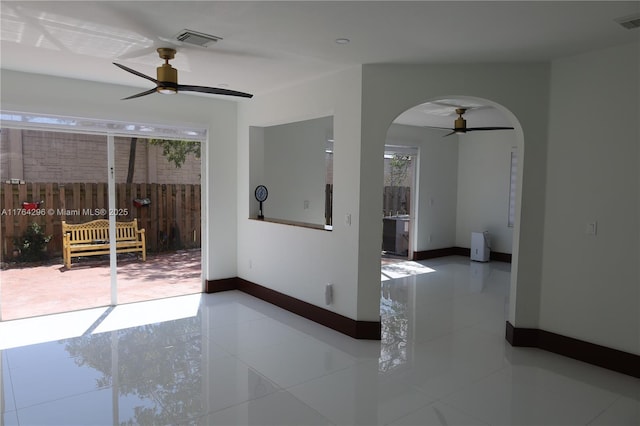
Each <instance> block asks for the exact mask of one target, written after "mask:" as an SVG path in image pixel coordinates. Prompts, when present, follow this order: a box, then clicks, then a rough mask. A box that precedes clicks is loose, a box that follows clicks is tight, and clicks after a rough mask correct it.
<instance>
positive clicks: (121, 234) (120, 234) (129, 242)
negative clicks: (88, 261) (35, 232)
mask: <svg viewBox="0 0 640 426" xmlns="http://www.w3.org/2000/svg"><path fill="white" fill-rule="evenodd" d="M116 252H117V253H136V252H140V253H142V260H143V261H145V260H147V247H146V243H145V238H144V229H138V220H137V219H133V221H132V222H116ZM62 253H63V257H64V265H65V266H66V267H67V268H71V258H72V257H79V256H98V255H104V254H109V253H110V251H109V221H108V220H107V219H97V220H92V221H91V222H86V223H77V224H72V223H66V222H65V221H63V222H62Z"/></svg>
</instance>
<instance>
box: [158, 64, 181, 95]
mask: <svg viewBox="0 0 640 426" xmlns="http://www.w3.org/2000/svg"><path fill="white" fill-rule="evenodd" d="M157 73H158V88H157V89H156V90H157V91H158V92H160V93H169V92H173V93H175V92H177V90H178V70H177V69H175V68H173V67H172V66H171V65H169V64H162V65H161V66H159V67H158V68H157Z"/></svg>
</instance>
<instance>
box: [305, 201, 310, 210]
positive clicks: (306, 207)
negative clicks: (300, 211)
mask: <svg viewBox="0 0 640 426" xmlns="http://www.w3.org/2000/svg"><path fill="white" fill-rule="evenodd" d="M304 209H305V210H309V200H304Z"/></svg>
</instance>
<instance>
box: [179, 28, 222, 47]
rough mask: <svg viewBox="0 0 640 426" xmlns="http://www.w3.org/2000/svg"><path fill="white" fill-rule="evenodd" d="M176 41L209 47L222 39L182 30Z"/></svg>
mask: <svg viewBox="0 0 640 426" xmlns="http://www.w3.org/2000/svg"><path fill="white" fill-rule="evenodd" d="M176 39H178V40H179V41H181V42H183V43H189V44H195V45H196V46H202V47H207V46H209V45H211V44H213V43H215V42H217V41H218V40H222V37H216V36H214V35H210V34H204V33H199V32H197V31H192V30H182V31H180V32H179V33H178V35H177V36H176Z"/></svg>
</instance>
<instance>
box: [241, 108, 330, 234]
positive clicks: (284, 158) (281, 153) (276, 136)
mask: <svg viewBox="0 0 640 426" xmlns="http://www.w3.org/2000/svg"><path fill="white" fill-rule="evenodd" d="M332 134H333V118H332V117H321V118H316V119H313V120H303V121H298V122H295V123H287V124H281V125H277V126H269V127H265V128H264V136H263V141H264V147H262V148H259V147H256V149H258V150H259V151H262V152H263V155H264V157H263V158H264V164H263V166H262V168H263V180H262V184H264V185H265V186H266V187H267V189H268V190H269V198H268V199H267V201H265V202H264V203H263V209H264V210H265V211H264V214H265V217H268V218H276V219H285V220H290V221H296V222H305V223H313V224H320V225H324V224H325V218H324V213H325V175H326V169H327V167H326V153H325V146H326V144H327V138H329V137H331V135H332ZM254 145H255V144H254V143H253V142H252V143H251V146H252V147H253V146H254ZM251 157H252V158H255V157H256V156H254V155H253V154H251ZM254 167H258V168H261V166H260V165H258V164H255V163H251V168H252V170H253V168H254ZM253 204H254V205H256V207H257V205H258V202H257V201H255V200H254V202H253Z"/></svg>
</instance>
